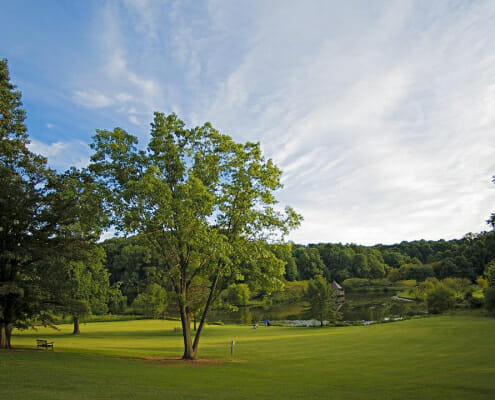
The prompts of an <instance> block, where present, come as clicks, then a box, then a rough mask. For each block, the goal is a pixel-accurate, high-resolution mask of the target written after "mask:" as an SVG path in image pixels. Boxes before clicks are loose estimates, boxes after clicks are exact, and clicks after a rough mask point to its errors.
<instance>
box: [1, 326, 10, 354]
mask: <svg viewBox="0 0 495 400" xmlns="http://www.w3.org/2000/svg"><path fill="white" fill-rule="evenodd" d="M11 336H12V325H11V324H5V323H0V348H2V349H11V348H12V346H11V344H10V338H11Z"/></svg>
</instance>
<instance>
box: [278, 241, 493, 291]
mask: <svg viewBox="0 0 495 400" xmlns="http://www.w3.org/2000/svg"><path fill="white" fill-rule="evenodd" d="M292 256H293V259H294V263H293V264H290V265H289V264H288V265H287V267H286V278H287V280H289V281H293V280H305V279H312V278H314V277H315V276H317V275H323V276H324V277H325V278H327V280H333V279H335V280H337V281H340V282H343V281H345V280H346V279H349V278H365V279H381V278H388V279H389V280H391V281H397V280H404V279H414V280H417V281H424V280H425V279H426V278H428V277H436V278H438V279H444V278H446V277H458V278H468V279H470V280H472V281H474V280H475V279H476V278H477V277H479V276H481V275H483V271H484V270H485V268H486V266H487V265H488V264H489V263H490V262H491V261H493V260H495V232H483V233H480V234H468V235H466V236H465V237H464V238H462V239H455V240H449V241H445V240H437V241H432V240H430V241H426V240H417V241H413V242H401V243H400V244H395V245H376V246H372V247H366V246H359V245H356V244H345V245H344V244H331V243H320V244H310V245H308V246H301V245H294V246H293V249H292Z"/></svg>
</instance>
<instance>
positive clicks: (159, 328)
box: [0, 316, 495, 399]
mask: <svg viewBox="0 0 495 400" xmlns="http://www.w3.org/2000/svg"><path fill="white" fill-rule="evenodd" d="M178 326H179V324H178V323H177V322H175V321H150V320H142V321H127V322H105V323H91V324H86V325H83V326H82V331H83V333H82V334H81V335H80V336H77V337H74V336H72V335H70V327H69V326H61V331H59V332H56V331H53V330H48V329H40V330H39V331H38V332H32V331H27V332H22V333H20V334H19V333H17V334H16V335H15V336H14V338H13V339H14V340H13V343H14V345H17V346H19V350H17V351H14V352H0V374H1V375H0V376H2V377H3V378H5V379H2V381H3V382H2V384H1V385H0V398H4V397H5V398H14V399H24V398H37V399H66V398H69V397H70V398H71V399H87V398H95V399H104V398H105V399H106V398H108V399H111V398H123V397H130V398H136V399H158V398H160V399H186V398H187V399H209V398H215V399H233V398H235V399H252V398H255V397H258V398H272V399H279V398H280V399H299V398H300V399H303V398H305V399H307V398H311V399H328V398H332V399H377V398H380V399H443V398H446V399H447V398H448V399H467V398H473V399H492V398H494V397H495V381H494V379H493V377H494V376H495V338H494V335H493V332H494V329H495V319H491V318H475V317H474V318H473V317H460V316H446V317H435V318H426V319H415V320H408V321H401V322H396V323H392V324H383V325H372V326H354V327H342V328H324V329H319V328H287V327H270V328H262V327H260V328H259V329H256V330H254V329H250V327H248V326H208V327H207V329H206V330H205V332H204V334H205V336H204V337H203V339H202V345H201V348H200V356H201V357H202V358H206V359H210V360H213V361H215V362H207V363H190V362H179V361H172V360H171V358H172V357H176V356H178V355H180V354H181V351H182V338H181V336H180V332H178V331H175V330H174V328H176V327H178ZM36 338H47V339H50V340H54V341H55V350H56V351H55V352H51V351H43V350H38V351H37V350H32V349H33V348H34V347H35V339H36ZM231 340H235V341H236V347H235V354H234V359H233V360H232V359H231V357H230V341H231ZM147 357H154V358H158V359H160V358H166V359H167V360H165V361H160V360H153V361H146V358H147Z"/></svg>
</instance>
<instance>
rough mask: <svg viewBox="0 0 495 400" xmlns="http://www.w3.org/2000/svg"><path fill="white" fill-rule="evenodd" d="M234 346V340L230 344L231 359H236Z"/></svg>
mask: <svg viewBox="0 0 495 400" xmlns="http://www.w3.org/2000/svg"><path fill="white" fill-rule="evenodd" d="M234 346H235V342H234V341H233V340H232V341H231V342H230V357H231V358H234Z"/></svg>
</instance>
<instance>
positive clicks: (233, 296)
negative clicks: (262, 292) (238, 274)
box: [223, 283, 251, 306]
mask: <svg viewBox="0 0 495 400" xmlns="http://www.w3.org/2000/svg"><path fill="white" fill-rule="evenodd" d="M250 297H251V291H250V290H249V286H248V285H247V284H245V283H233V284H232V285H230V286H229V287H228V288H227V289H226V290H225V293H224V294H223V299H224V301H227V302H229V303H230V304H232V305H234V306H247V305H248V304H249V299H250Z"/></svg>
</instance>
